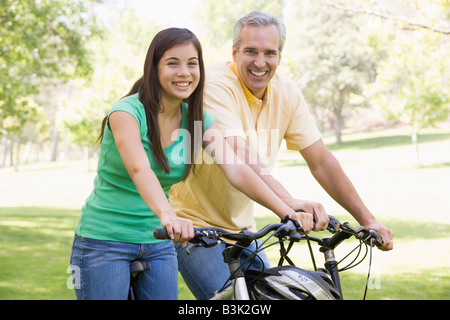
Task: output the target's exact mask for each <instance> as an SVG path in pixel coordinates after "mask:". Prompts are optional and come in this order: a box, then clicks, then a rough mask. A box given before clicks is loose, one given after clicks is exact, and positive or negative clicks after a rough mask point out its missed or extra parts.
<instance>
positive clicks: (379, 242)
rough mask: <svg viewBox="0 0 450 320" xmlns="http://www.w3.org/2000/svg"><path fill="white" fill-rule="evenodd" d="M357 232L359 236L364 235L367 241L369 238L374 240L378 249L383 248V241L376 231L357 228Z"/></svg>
mask: <svg viewBox="0 0 450 320" xmlns="http://www.w3.org/2000/svg"><path fill="white" fill-rule="evenodd" d="M355 231H356V232H357V233H358V234H359V233H362V234H363V236H362V237H363V238H364V239H367V238H372V239H373V240H374V244H375V245H376V246H377V247H382V246H383V243H384V242H383V239H382V238H381V236H380V235H379V234H378V232H376V231H375V230H372V229H369V228H366V227H363V226H360V227H357V228H356V229H355Z"/></svg>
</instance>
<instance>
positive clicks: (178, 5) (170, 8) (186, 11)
mask: <svg viewBox="0 0 450 320" xmlns="http://www.w3.org/2000/svg"><path fill="white" fill-rule="evenodd" d="M127 2H128V3H129V5H130V6H132V7H134V8H136V12H138V13H139V14H141V15H142V16H143V17H144V18H148V19H150V20H151V21H155V22H156V23H157V24H161V25H164V26H167V27H185V28H188V29H190V30H191V31H193V32H194V33H195V32H196V31H197V30H196V25H195V23H194V19H193V13H194V12H195V10H196V9H197V6H198V5H199V4H200V0H129V1H127Z"/></svg>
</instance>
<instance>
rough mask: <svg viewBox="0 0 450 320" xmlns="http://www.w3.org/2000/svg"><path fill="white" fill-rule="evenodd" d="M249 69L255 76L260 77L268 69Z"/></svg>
mask: <svg viewBox="0 0 450 320" xmlns="http://www.w3.org/2000/svg"><path fill="white" fill-rule="evenodd" d="M249 71H250V73H251V74H252V75H254V76H257V77H262V76H264V75H266V73H267V72H268V71H254V70H249Z"/></svg>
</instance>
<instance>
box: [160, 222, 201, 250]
mask: <svg viewBox="0 0 450 320" xmlns="http://www.w3.org/2000/svg"><path fill="white" fill-rule="evenodd" d="M161 225H162V226H163V227H164V228H166V230H167V234H168V235H169V237H170V238H171V239H172V240H173V242H174V243H181V245H182V246H185V245H186V244H187V242H188V241H189V240H190V239H192V238H193V237H194V227H193V225H192V221H191V220H189V219H184V218H179V217H177V216H174V217H170V218H162V219H161Z"/></svg>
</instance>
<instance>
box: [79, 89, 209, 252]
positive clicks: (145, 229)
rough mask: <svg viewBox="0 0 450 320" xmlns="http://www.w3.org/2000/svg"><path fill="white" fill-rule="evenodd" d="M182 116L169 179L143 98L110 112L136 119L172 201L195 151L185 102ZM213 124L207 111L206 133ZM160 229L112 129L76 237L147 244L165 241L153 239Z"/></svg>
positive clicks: (121, 103) (168, 152)
mask: <svg viewBox="0 0 450 320" xmlns="http://www.w3.org/2000/svg"><path fill="white" fill-rule="evenodd" d="M181 110H182V122H181V130H180V131H179V134H178V138H177V140H176V141H175V142H173V144H172V145H170V146H169V147H168V148H167V149H165V150H164V153H165V155H166V156H167V160H168V164H169V168H170V173H169V174H166V173H165V172H164V169H163V168H161V167H159V166H157V165H156V163H155V161H154V159H153V155H152V152H151V149H150V142H149V139H148V135H147V130H148V129H147V120H146V116H145V110H144V106H143V105H142V103H141V102H140V101H139V98H138V94H134V95H131V96H128V97H125V98H123V99H121V100H120V101H118V102H117V103H116V104H115V105H114V106H113V108H112V109H111V111H110V112H109V115H110V114H111V113H112V112H114V111H125V112H128V113H130V114H131V115H132V116H133V117H135V118H136V120H137V122H138V124H139V128H140V133H141V141H142V145H143V146H144V149H145V152H146V154H147V157H148V159H149V161H150V165H151V168H152V170H153V171H154V173H155V174H156V176H157V177H158V179H159V182H160V184H161V186H162V188H163V190H164V193H165V194H166V197H167V198H168V193H169V190H170V187H171V186H172V185H173V184H175V183H178V182H180V181H181V180H182V179H183V176H184V172H185V163H186V161H185V159H186V155H187V154H189V153H190V146H188V145H187V142H188V143H189V141H190V138H189V136H187V135H188V134H189V132H188V131H187V128H188V126H187V111H188V105H187V104H186V103H184V102H182V104H181ZM213 122H214V119H213V118H212V116H211V115H209V114H208V113H207V112H206V111H204V124H205V130H207V129H208V128H209V126H210V125H211V124H212V123H213ZM160 227H161V222H160V219H159V218H158V217H157V216H156V215H155V214H154V213H153V212H152V211H151V210H150V209H149V208H148V206H147V205H146V204H145V202H144V201H143V200H142V198H141V196H140V195H139V193H138V191H137V189H136V186H135V185H134V183H133V181H132V180H131V178H130V176H129V175H128V172H127V170H126V168H125V165H124V164H123V161H122V158H121V157H120V154H119V151H118V150H117V146H116V144H115V142H114V137H113V134H112V132H111V129H110V128H109V125H106V126H105V131H104V135H103V140H102V142H101V145H100V154H99V159H98V169H97V175H96V177H95V179H94V189H93V191H92V193H91V194H90V195H89V197H88V198H87V200H86V203H85V205H84V206H83V208H82V210H81V217H80V219H79V221H78V225H77V226H76V228H75V233H76V234H77V235H79V236H82V237H86V238H92V239H99V240H110V241H120V242H129V243H140V244H144V243H155V242H159V241H160V240H156V239H155V238H154V237H153V230H155V229H157V228H160Z"/></svg>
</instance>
